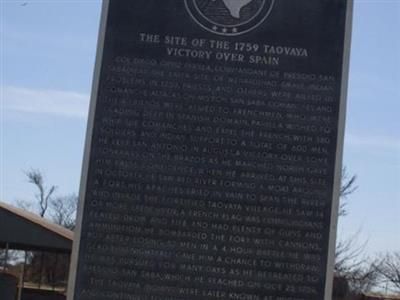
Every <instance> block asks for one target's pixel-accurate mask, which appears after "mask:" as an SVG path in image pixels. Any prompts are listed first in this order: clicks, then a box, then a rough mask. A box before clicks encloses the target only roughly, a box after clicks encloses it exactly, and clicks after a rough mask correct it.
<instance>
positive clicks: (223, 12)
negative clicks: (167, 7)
mask: <svg viewBox="0 0 400 300" xmlns="http://www.w3.org/2000/svg"><path fill="white" fill-rule="evenodd" d="M274 3H275V0H185V5H186V9H187V11H188V12H189V14H190V16H191V17H192V18H193V20H194V21H195V22H196V23H197V24H199V25H200V26H201V27H202V28H204V29H206V30H208V31H210V32H212V33H216V34H219V35H225V36H235V35H240V34H244V33H247V32H249V31H251V30H253V29H255V28H257V27H258V26H260V25H261V24H262V23H263V22H264V21H265V20H266V19H267V18H268V16H269V14H270V13H271V10H272V8H273V6H274Z"/></svg>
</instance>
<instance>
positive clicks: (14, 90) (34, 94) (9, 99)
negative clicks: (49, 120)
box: [2, 86, 89, 118]
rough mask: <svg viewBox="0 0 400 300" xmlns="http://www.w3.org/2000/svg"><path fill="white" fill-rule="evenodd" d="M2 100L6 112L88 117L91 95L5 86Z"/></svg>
mask: <svg viewBox="0 0 400 300" xmlns="http://www.w3.org/2000/svg"><path fill="white" fill-rule="evenodd" d="M2 102H3V107H4V109H5V112H7V111H13V112H19V113H24V114H49V115H56V116H64V117H75V118H86V117H87V113H88V106H89V96H88V95H86V94H81V93H75V92H69V91H57V90H37V89H29V88H22V87H14V86H5V87H4V88H3V93H2Z"/></svg>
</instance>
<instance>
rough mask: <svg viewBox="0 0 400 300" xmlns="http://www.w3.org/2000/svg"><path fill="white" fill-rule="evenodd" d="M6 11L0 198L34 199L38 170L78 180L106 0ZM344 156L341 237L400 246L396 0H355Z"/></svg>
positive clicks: (62, 189) (53, 179)
mask: <svg viewBox="0 0 400 300" xmlns="http://www.w3.org/2000/svg"><path fill="white" fill-rule="evenodd" d="M0 3H1V15H0V22H1V24H0V34H1V40H0V51H1V53H0V54H1V55H0V56H1V61H0V68H1V69H0V89H1V90H0V92H1V93H0V96H1V99H0V100H1V102H0V103H1V104H0V105H1V106H0V114H1V115H0V117H1V131H0V201H5V202H8V203H11V204H13V203H14V204H15V203H16V201H18V200H26V201H29V200H31V199H33V197H34V194H35V190H34V188H33V186H31V185H30V184H29V183H28V182H27V179H26V176H25V175H24V172H26V171H29V170H30V169H32V168H34V169H40V170H41V171H42V172H43V174H44V175H45V179H46V182H47V184H48V185H57V187H58V188H57V195H67V194H72V193H77V192H78V188H79V180H80V172H81V164H82V156H83V148H84V138H85V131H86V120H87V110H88V105H89V94H90V89H91V81H92V73H93V68H94V60H95V49H96V42H97V31H98V27H99V18H100V6H101V4H100V1H73V0H70V1H57V0H52V1H18V0H13V1H4V0H0ZM353 21H354V24H353V40H352V52H351V63H350V79H349V92H348V109H347V121H346V136H345V145H344V165H345V166H346V167H347V170H348V172H349V173H350V174H355V175H357V186H358V188H357V190H356V191H355V192H354V193H353V194H352V195H350V196H349V197H348V199H347V203H348V215H347V216H346V217H344V218H342V219H341V220H340V223H339V225H340V226H339V239H344V238H346V237H351V236H353V235H354V234H355V233H357V232H359V236H358V240H359V242H360V243H364V242H365V241H368V243H367V254H368V255H375V254H377V253H383V252H386V251H394V250H397V251H399V250H400V38H399V36H400V0H392V1H390V0H376V1H372V0H356V1H355V9H354V20H353Z"/></svg>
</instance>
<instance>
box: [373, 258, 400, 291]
mask: <svg viewBox="0 0 400 300" xmlns="http://www.w3.org/2000/svg"><path fill="white" fill-rule="evenodd" d="M377 270H378V272H379V274H380V275H381V277H382V280H383V281H384V282H385V283H386V284H388V285H389V286H391V287H392V288H393V290H395V291H397V292H399V293H400V251H398V252H394V253H387V254H386V256H385V257H384V259H383V260H382V262H381V263H380V264H379V265H378V266H377Z"/></svg>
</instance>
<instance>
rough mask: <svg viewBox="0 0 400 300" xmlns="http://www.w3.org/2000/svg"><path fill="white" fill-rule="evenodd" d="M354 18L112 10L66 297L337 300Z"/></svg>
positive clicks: (243, 3)
mask: <svg viewBox="0 0 400 300" xmlns="http://www.w3.org/2000/svg"><path fill="white" fill-rule="evenodd" d="M351 10H352V2H351V1H347V0H134V1H116V0H112V1H106V2H104V4H103V13H102V21H101V30H100V38H99V46H98V55H97V63H96V70H95V77H94V85H93V93H92V102H91V110H90V117H89V126H88V134H87V144H86V153H85V160H84V166H83V177H82V184H81V201H80V207H79V214H78V225H77V226H78V229H77V233H76V240H75V244H74V252H73V257H72V267H71V280H70V285H69V296H68V297H69V298H68V299H70V300H72V299H75V300H103V299H104V300H106V299H107V300H114V299H115V300H117V299H118V300H134V299H135V300H136V299H137V300H179V299H188V300H189V299H190V300H196V299H208V300H210V299H211V300H212V299H235V300H313V299H316V300H320V299H330V292H331V285H332V273H333V271H332V265H333V264H332V263H333V249H334V244H335V232H336V218H337V206H338V191H339V186H340V178H339V177H340V176H339V174H340V169H341V156H342V144H343V127H344V110H345V95H346V89H347V87H346V82H347V72H348V57H349V33H350V23H351V21H350V20H351Z"/></svg>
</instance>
